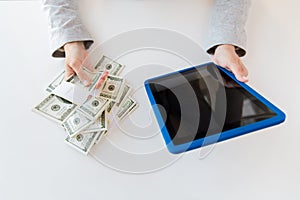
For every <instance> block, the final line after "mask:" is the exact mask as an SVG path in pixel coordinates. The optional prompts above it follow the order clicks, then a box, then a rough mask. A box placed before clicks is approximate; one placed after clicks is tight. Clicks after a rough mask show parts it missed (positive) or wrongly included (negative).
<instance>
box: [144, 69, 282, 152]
mask: <svg viewBox="0 0 300 200" xmlns="http://www.w3.org/2000/svg"><path fill="white" fill-rule="evenodd" d="M145 89H146V92H147V94H148V97H149V100H150V103H151V105H152V108H153V110H154V114H155V116H156V119H157V121H158V124H159V126H160V129H161V132H162V135H163V137H164V140H165V142H166V145H167V148H168V150H169V151H170V152H171V153H180V152H184V151H188V150H192V149H195V148H199V147H201V146H205V145H209V144H212V143H216V142H220V141H223V140H227V139H230V138H233V137H237V136H240V135H243V134H246V133H249V132H252V131H255V130H259V129H262V128H266V127H269V126H272V125H275V124H279V123H281V122H283V121H284V119H285V114H284V113H283V112H282V111H281V110H279V109H278V108H277V107H275V106H274V105H273V104H272V103H270V102H269V101H268V100H266V99H265V98H264V97H262V96H261V95H260V94H258V93H257V92H255V91H254V90H253V89H252V88H250V87H249V86H248V85H246V84H245V83H242V82H239V81H238V80H237V79H236V78H235V77H234V75H233V74H232V73H231V72H229V71H227V70H226V69H224V68H222V67H219V66H216V65H215V64H213V63H207V64H203V65H200V66H196V67H191V68H188V69H183V70H180V71H178V72H173V73H170V74H166V75H162V76H159V77H156V78H152V79H149V80H146V81H145Z"/></svg>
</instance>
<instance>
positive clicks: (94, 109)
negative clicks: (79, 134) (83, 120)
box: [79, 96, 109, 119]
mask: <svg viewBox="0 0 300 200" xmlns="http://www.w3.org/2000/svg"><path fill="white" fill-rule="evenodd" d="M108 103H109V100H108V99H104V98H97V97H93V96H90V97H89V98H88V99H87V100H86V102H85V103H83V104H82V105H81V106H80V107H79V109H80V110H81V111H82V112H83V113H84V114H86V115H87V116H88V117H89V118H90V119H97V118H98V117H99V115H101V113H102V112H103V111H104V110H105V108H106V106H107V105H108Z"/></svg>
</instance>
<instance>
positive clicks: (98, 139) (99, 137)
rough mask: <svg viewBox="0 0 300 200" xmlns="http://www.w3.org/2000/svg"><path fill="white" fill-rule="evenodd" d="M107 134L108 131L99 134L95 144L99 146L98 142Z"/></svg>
mask: <svg viewBox="0 0 300 200" xmlns="http://www.w3.org/2000/svg"><path fill="white" fill-rule="evenodd" d="M106 133H107V130H103V131H100V132H99V135H98V137H97V139H96V141H95V144H98V142H99V141H100V140H101V138H102V137H103V136H104V135H105V134H106Z"/></svg>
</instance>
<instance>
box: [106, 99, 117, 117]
mask: <svg viewBox="0 0 300 200" xmlns="http://www.w3.org/2000/svg"><path fill="white" fill-rule="evenodd" d="M115 104H116V102H114V101H110V102H109V103H108V105H107V107H106V111H107V113H108V114H109V113H110V112H111V110H112V109H113V107H114V105H115Z"/></svg>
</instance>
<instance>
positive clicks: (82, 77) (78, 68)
mask: <svg viewBox="0 0 300 200" xmlns="http://www.w3.org/2000/svg"><path fill="white" fill-rule="evenodd" d="M69 66H70V67H71V68H72V69H73V70H74V71H75V73H76V74H77V76H78V77H79V79H80V81H81V82H82V83H83V84H84V85H85V86H89V85H90V84H91V81H90V78H89V77H88V75H86V73H85V72H84V70H83V68H82V63H81V62H80V61H78V60H76V61H73V62H72V63H71V64H69Z"/></svg>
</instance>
